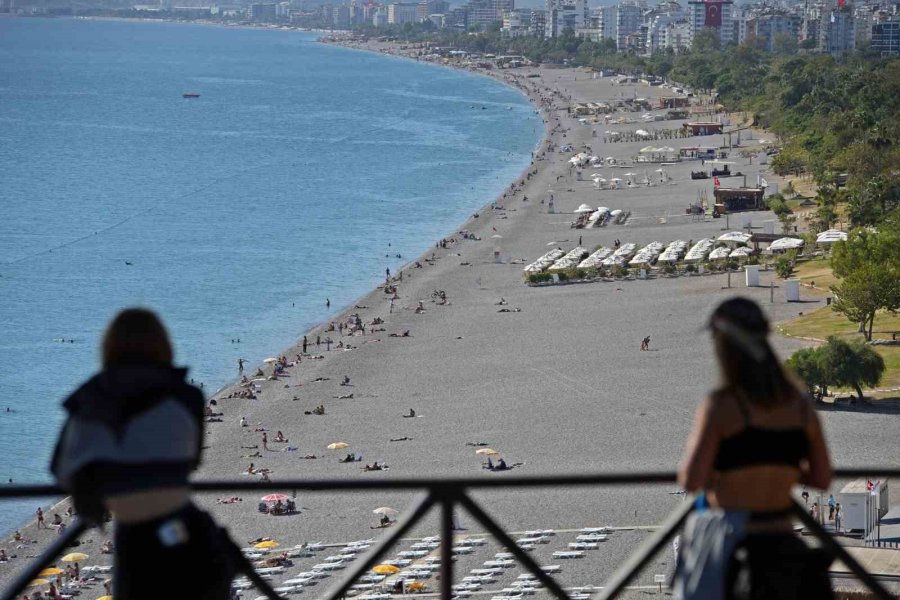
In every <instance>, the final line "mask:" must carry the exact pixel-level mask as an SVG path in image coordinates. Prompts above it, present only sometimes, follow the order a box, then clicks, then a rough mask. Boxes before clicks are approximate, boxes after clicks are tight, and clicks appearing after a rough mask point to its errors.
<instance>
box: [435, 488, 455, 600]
mask: <svg viewBox="0 0 900 600" xmlns="http://www.w3.org/2000/svg"><path fill="white" fill-rule="evenodd" d="M435 491H436V490H435ZM432 493H434V492H432ZM456 499H457V496H456V494H444V495H443V499H442V502H441V585H440V590H441V600H450V598H451V597H452V596H453V507H454V506H455V504H456Z"/></svg>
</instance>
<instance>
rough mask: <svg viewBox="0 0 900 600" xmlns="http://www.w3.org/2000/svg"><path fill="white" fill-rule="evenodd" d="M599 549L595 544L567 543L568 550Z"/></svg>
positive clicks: (598, 545)
mask: <svg viewBox="0 0 900 600" xmlns="http://www.w3.org/2000/svg"><path fill="white" fill-rule="evenodd" d="M599 547H600V544H598V543H597V542H569V545H568V548H569V550H596V549H597V548H599Z"/></svg>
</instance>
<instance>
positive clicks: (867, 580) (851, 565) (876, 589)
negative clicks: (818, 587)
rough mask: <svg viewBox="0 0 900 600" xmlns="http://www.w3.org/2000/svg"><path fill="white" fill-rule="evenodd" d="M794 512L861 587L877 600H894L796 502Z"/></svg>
mask: <svg viewBox="0 0 900 600" xmlns="http://www.w3.org/2000/svg"><path fill="white" fill-rule="evenodd" d="M794 512H795V513H796V515H797V518H798V519H800V522H801V523H803V524H804V525H805V526H806V527H807V528H808V529H809V530H810V531H811V532H812V534H813V535H814V536H816V539H818V540H819V541H820V542H822V544H823V545H824V546H825V547H826V548H828V550H829V551H831V552H833V553H834V555H835V556H836V557H838V558H839V559H841V562H843V563H844V564H845V565H847V568H848V569H850V570H851V571H852V572H853V574H854V575H856V576H857V577H858V578H859V580H860V581H861V582H862V583H863V585H865V586H866V587H867V588H869V591H870V592H872V593H873V594H875V596H876V597H877V598H879V600H892V599H893V598H895V596H893V595H892V594H890V593H888V591H887V590H886V589H884V586H882V585H881V583H880V582H879V581H878V580H877V579H875V577H874V576H873V575H872V574H871V573H869V572H868V571H866V569H865V567H863V566H862V565H861V564H859V562H858V561H857V560H856V559H855V558H853V555H852V554H850V553H849V552H847V549H846V548H844V547H843V546H841V545H840V544H839V543H838V542H837V541H836V540H835V539H834V537H833V536H832V535H831V534H829V533H828V532H827V531H826V530H825V528H824V527H822V526H821V525H819V523H818V521H816V520H815V519H813V518H812V516H811V515H810V514H809V513H807V512H806V509H805V508H803V506H801V505H800V503H798V502H796V501H794Z"/></svg>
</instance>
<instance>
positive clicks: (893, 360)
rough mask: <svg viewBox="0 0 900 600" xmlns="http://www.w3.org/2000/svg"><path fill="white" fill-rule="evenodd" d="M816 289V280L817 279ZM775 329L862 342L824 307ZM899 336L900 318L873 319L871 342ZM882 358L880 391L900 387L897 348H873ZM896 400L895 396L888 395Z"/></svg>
mask: <svg viewBox="0 0 900 600" xmlns="http://www.w3.org/2000/svg"><path fill="white" fill-rule="evenodd" d="M816 285H819V280H818V279H816ZM778 329H779V330H781V331H783V332H784V333H787V334H789V335H793V336H800V337H811V338H816V339H820V340H824V339H825V338H827V337H828V336H829V335H836V336H839V337H845V338H852V339H862V334H859V333H856V330H857V325H856V324H855V323H851V322H850V321H848V320H847V318H846V317H844V315H842V314H840V313H838V312H835V311H833V310H832V309H831V307H830V306H825V307H822V308H819V309H817V310H814V311H812V312H810V313H807V314H804V315H803V316H802V317H797V318H796V319H792V320H790V321H788V322H786V323H782V324H781V325H779V326H778ZM895 331H896V332H897V333H898V334H900V315H892V314H890V313H879V314H878V316H876V317H875V326H874V327H873V328H872V338H873V339H890V338H891V335H892V334H893V333H894V332H895ZM873 348H874V349H875V351H877V352H878V353H879V354H880V355H881V356H882V357H883V358H884V365H885V371H884V377H882V379H881V383H880V384H878V387H880V388H892V387H898V386H900V346H873ZM887 395H889V396H896V395H897V393H896V392H894V393H892V394H887Z"/></svg>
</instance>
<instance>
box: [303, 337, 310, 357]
mask: <svg viewBox="0 0 900 600" xmlns="http://www.w3.org/2000/svg"><path fill="white" fill-rule="evenodd" d="M308 343H309V342H308V341H307V339H306V336H305V335H304V336H303V354H306V345H307V344H308Z"/></svg>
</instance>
